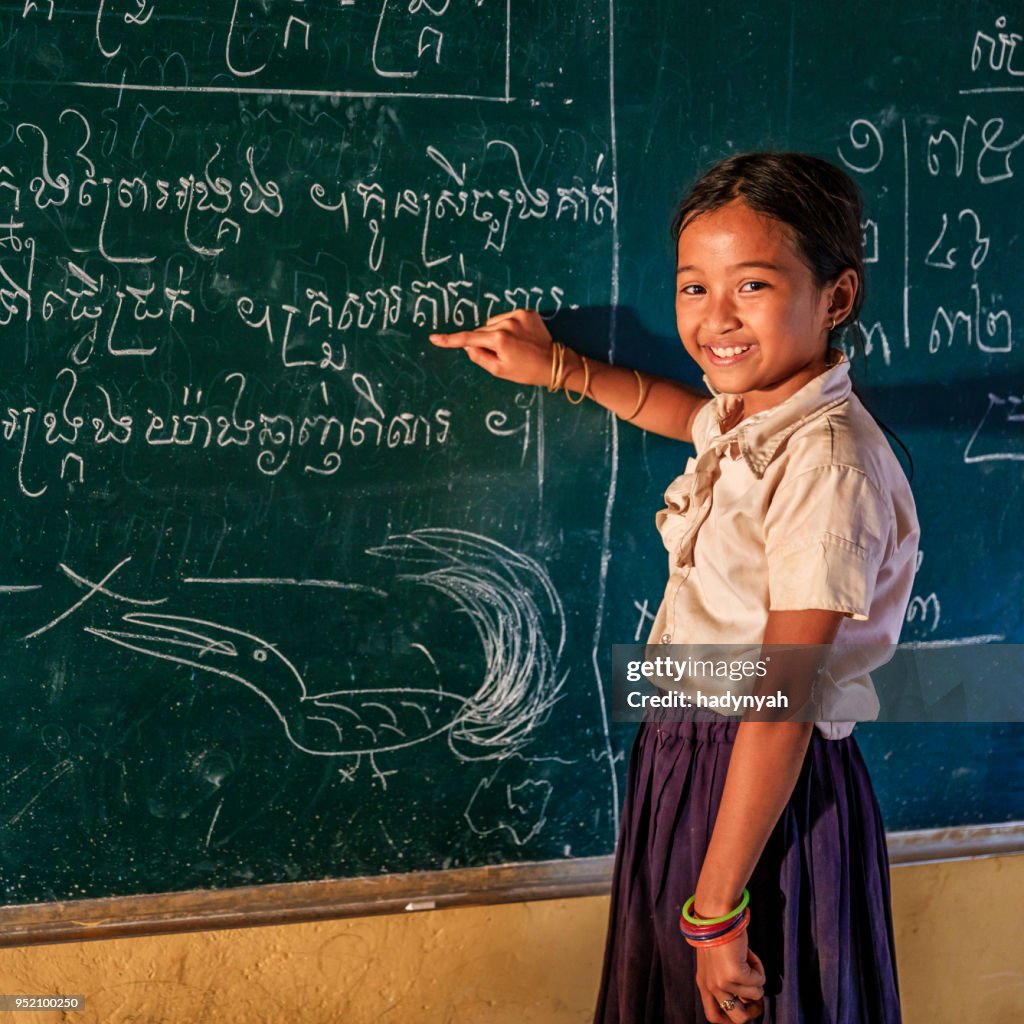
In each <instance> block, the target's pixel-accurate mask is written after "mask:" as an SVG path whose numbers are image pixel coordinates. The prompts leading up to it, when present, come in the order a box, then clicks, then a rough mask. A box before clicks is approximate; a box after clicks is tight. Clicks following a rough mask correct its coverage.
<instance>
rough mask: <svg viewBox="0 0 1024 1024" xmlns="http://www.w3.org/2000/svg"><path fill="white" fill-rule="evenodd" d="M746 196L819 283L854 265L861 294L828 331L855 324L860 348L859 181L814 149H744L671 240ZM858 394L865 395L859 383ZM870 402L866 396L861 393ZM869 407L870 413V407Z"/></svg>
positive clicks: (698, 189)
mask: <svg viewBox="0 0 1024 1024" xmlns="http://www.w3.org/2000/svg"><path fill="white" fill-rule="evenodd" d="M734 199H742V200H743V201H744V202H745V203H746V204H747V206H749V207H750V208H751V209H752V210H753V211H754V212H755V213H760V214H762V215H764V216H766V217H771V218H772V219H773V220H776V221H778V222H779V223H780V224H784V225H785V226H786V227H787V228H788V229H789V230H790V232H791V233H792V237H793V241H794V243H795V245H796V248H797V251H798V252H799V253H800V256H801V257H802V258H803V260H804V262H805V263H806V264H807V266H808V267H809V268H810V271H811V273H812V274H813V275H814V280H815V283H816V284H817V286H818V287H819V288H823V287H824V286H825V285H827V284H830V283H831V282H832V281H835V279H836V278H837V277H839V275H840V274H841V273H842V272H843V271H844V270H847V269H851V270H853V271H854V273H855V274H856V275H857V295H856V297H855V298H854V302H853V306H852V308H851V309H850V312H849V313H848V314H847V316H846V317H845V319H843V320H842V321H841V322H839V323H837V324H836V326H835V328H834V329H833V330H832V331H830V332H829V343H830V344H831V339H832V338H833V336H834V335H835V334H836V332H838V331H842V330H844V329H846V328H849V327H852V328H853V339H854V347H855V348H857V349H858V350H860V351H863V347H862V346H863V332H862V331H861V329H860V312H861V309H863V307H864V297H865V283H866V282H865V274H864V236H863V229H862V227H861V224H862V222H863V220H864V202H863V200H862V198H861V194H860V189H859V188H858V187H857V184H856V182H854V181H853V179H852V178H851V177H850V176H849V175H848V174H846V172H845V171H843V170H841V169H840V168H838V167H836V166H835V165H834V164H830V163H829V162H828V161H827V160H822V159H820V158H819V157H816V156H811V155H810V154H808V153H791V152H764V153H737V154H735V155H734V156H730V157H726V158H725V159H724V160H721V161H719V162H718V163H716V164H715V165H714V166H713V167H711V168H710V170H708V171H706V172H705V173H704V174H703V175H701V177H700V178H699V179H698V180H697V182H696V184H695V185H694V186H693V187H692V188H691V189H690V191H689V193H688V194H687V195H686V197H685V198H684V199H683V200H682V202H681V203H680V204H679V206H678V207H677V209H676V212H675V216H674V217H673V218H672V228H671V231H672V238H673V239H674V240H678V239H679V235H680V233H681V232H682V231H683V229H684V228H685V227H686V226H687V225H688V224H689V223H690V222H691V221H692V220H694V219H695V218H696V217H699V216H700V215H701V214H702V213H710V212H711V211H712V210H717V209H719V208H720V207H722V206H725V205H726V204H727V203H730V202H732V200H734ZM854 393H855V394H857V397H858V398H861V396H860V394H859V393H858V392H857V390H856V387H855V388H854ZM861 401H863V398H861ZM869 411H870V410H869ZM871 415H872V416H873V417H874V419H875V422H876V423H878V425H879V426H880V427H881V428H882V430H884V431H885V432H886V433H887V434H888V435H889V436H890V437H892V438H893V439H894V440H895V441H896V443H897V444H898V445H899V446H900V448H902V449H903V452H904V454H905V455H906V456H907V459H908V461H909V463H910V475H911V478H913V473H914V460H913V458H911V455H910V452H909V451H908V450H907V446H906V445H905V444H904V443H903V442H902V441H901V440H900V439H899V438H898V437H897V436H896V435H895V434H894V433H893V432H892V431H891V430H890V429H889V428H888V427H887V426H886V425H885V424H884V423H883V422H882V421H881V420H880V419H879V418H878V417H877V416H875V415H874V413H871Z"/></svg>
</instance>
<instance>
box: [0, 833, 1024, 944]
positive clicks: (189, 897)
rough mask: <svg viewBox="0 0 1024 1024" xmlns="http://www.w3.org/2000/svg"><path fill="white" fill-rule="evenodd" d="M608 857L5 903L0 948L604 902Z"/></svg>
mask: <svg viewBox="0 0 1024 1024" xmlns="http://www.w3.org/2000/svg"><path fill="white" fill-rule="evenodd" d="M886 838H887V842H888V849H889V861H890V864H891V865H892V866H893V867H900V866H907V865H912V864H924V863H932V862H935V861H943V860H962V859H967V858H974V857H997V856H1008V855H1010V854H1021V853H1024V821H1009V822H1005V823H1003V824H996V825H964V826H958V827H954V828H941V829H922V830H918V831H910V832H890V833H888V835H887V837H886ZM611 873H612V857H610V856H609V857H583V858H576V859H572V860H553V861H540V862H535V863H532V864H500V865H493V866H489V867H478V868H464V869H458V870H454V871H422V872H411V873H408V874H401V875H380V876H370V877H365V878H348V879H331V880H327V881H315V882H288V883H283V884H276V885H257V886H242V887H237V888H231V889H217V890H205V889H199V890H193V891H189V892H175V893H162V894H155V895H145V896H116V897H109V898H103V899H86V900H68V901H61V902H54V903H33V904H22V905H11V906H4V907H0V946H25V945H36V944H41V943H49V942H82V941H86V940H89V939H113V938H123V937H126V936H133V935H159V934H164V933H170V932H188V931H210V930H214V929H224V928H252V927H258V926H262V925H280V924H298V923H300V922H309V921H323V920H332V919H338V918H345V917H365V916H369V915H375V914H397V913H412V912H416V911H420V910H441V909H445V908H452V907H466V906H479V905H483V904H494V903H513V902H522V901H525V900H544V899H564V898H569V897H575V896H601V895H605V894H606V893H607V892H608V890H609V885H610V879H611Z"/></svg>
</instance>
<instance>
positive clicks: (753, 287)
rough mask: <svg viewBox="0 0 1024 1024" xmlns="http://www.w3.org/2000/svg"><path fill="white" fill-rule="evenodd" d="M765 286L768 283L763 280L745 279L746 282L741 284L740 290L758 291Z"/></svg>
mask: <svg viewBox="0 0 1024 1024" xmlns="http://www.w3.org/2000/svg"><path fill="white" fill-rule="evenodd" d="M767 287H768V285H767V283H766V282H764V281H747V282H745V283H744V285H743V286H742V288H741V289H740V290H741V291H743V290H749V291H754V292H759V291H761V289H763V288H767Z"/></svg>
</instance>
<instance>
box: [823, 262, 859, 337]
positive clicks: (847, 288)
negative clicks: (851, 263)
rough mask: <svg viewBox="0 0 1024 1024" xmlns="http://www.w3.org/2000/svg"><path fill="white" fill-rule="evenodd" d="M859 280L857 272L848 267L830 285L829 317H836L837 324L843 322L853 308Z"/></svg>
mask: <svg viewBox="0 0 1024 1024" xmlns="http://www.w3.org/2000/svg"><path fill="white" fill-rule="evenodd" d="M858 285H859V281H858V278H857V272H856V271H855V270H854V269H853V268H852V267H848V268H847V269H846V270H844V271H843V272H842V273H841V274H840V275H839V276H838V277H837V278H836V279H835V281H834V282H833V283H832V284H831V285H829V288H830V290H831V295H830V296H829V307H828V315H829V317H830V318H831V317H834V318H835V322H836V323H837V324H841V323H842V322H843V321H844V320H845V319H846V318H847V317H848V316H849V315H850V311H851V310H852V309H853V304H854V301H855V300H856V298H857V289H858Z"/></svg>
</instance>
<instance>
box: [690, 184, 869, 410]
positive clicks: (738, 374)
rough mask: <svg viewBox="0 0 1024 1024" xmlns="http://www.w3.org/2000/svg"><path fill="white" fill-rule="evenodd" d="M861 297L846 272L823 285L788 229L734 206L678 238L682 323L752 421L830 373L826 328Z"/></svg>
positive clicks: (707, 366) (706, 367)
mask: <svg viewBox="0 0 1024 1024" xmlns="http://www.w3.org/2000/svg"><path fill="white" fill-rule="evenodd" d="M855 294H856V274H855V273H854V272H853V271H852V270H848V271H844V272H843V274H841V275H840V277H839V278H838V279H837V280H836V282H834V283H833V284H830V285H828V286H826V287H824V288H819V287H818V286H817V284H816V282H815V280H814V275H813V274H812V273H811V270H810V268H809V267H808V266H807V264H806V263H804V261H803V260H802V259H801V258H800V255H799V253H798V252H797V250H796V247H795V246H794V244H793V242H792V241H791V239H790V235H789V231H788V229H787V228H786V227H785V226H784V225H783V224H781V223H779V222H778V221H776V220H773V219H771V218H770V217H765V216H763V215H761V214H758V213H755V212H754V211H753V210H751V208H750V207H749V206H747V204H746V203H745V202H744V201H743V200H742V199H734V200H732V202H730V203H728V204H727V205H725V206H722V207H720V208H719V209H717V210H714V211H712V212H711V213H704V214H701V215H700V216H698V217H697V218H696V219H694V220H693V221H691V223H690V224H688V225H687V227H686V228H685V229H684V230H683V231H682V232H681V233H680V235H679V245H678V271H677V281H676V325H677V327H678V329H679V337H680V338H681V339H682V342H683V345H684V346H685V347H686V351H687V352H689V353H690V355H691V356H692V357H693V359H694V360H695V361H696V362H697V364H698V365H699V366H700V368H701V369H702V370H703V371H704V373H705V374H706V376H707V378H708V380H709V381H710V382H711V383H712V384H713V385H714V387H715V388H716V389H717V390H719V391H723V392H726V393H729V394H738V395H742V396H743V412H742V417H741V418H746V417H747V416H750V415H752V414H753V413H755V412H760V411H761V410H763V409H768V408H771V407H772V406H775V405H778V404H779V403H780V402H782V401H784V400H785V399H787V398H788V397H789V396H790V395H792V394H795V393H796V392H797V391H799V390H800V388H802V387H803V386H804V385H805V384H806V383H807V382H808V381H810V380H812V379H813V378H814V377H816V376H818V374H820V373H822V372H823V371H824V370H825V368H826V360H827V352H828V341H827V338H828V327H829V322H830V320H831V319H832V317H835V319H836V321H837V322H838V321H840V320H841V319H842V318H843V317H844V316H845V315H846V313H847V312H848V311H849V309H850V306H851V305H852V303H853V297H854V295H855Z"/></svg>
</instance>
